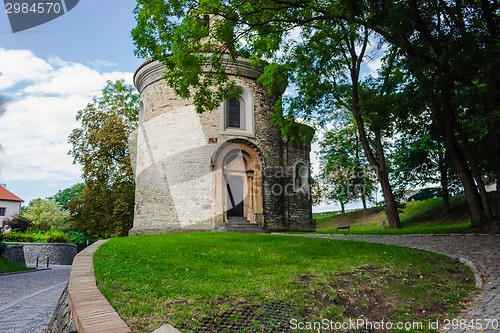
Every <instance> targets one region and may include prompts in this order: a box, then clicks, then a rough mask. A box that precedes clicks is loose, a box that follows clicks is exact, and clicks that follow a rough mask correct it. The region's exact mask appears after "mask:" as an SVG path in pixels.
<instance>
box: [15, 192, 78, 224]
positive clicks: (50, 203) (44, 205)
mask: <svg viewBox="0 0 500 333" xmlns="http://www.w3.org/2000/svg"><path fill="white" fill-rule="evenodd" d="M21 215H22V216H23V217H25V218H28V219H29V220H31V221H33V225H34V226H35V227H36V228H37V229H39V230H44V231H49V230H50V229H52V228H55V229H60V230H61V229H65V227H66V224H67V222H68V220H69V218H70V216H69V213H68V212H67V211H65V210H63V209H62V205H59V204H58V203H56V202H55V200H53V199H35V200H33V201H31V202H30V203H29V205H28V207H26V209H25V210H23V212H22V213H21Z"/></svg>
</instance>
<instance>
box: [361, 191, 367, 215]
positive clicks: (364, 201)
mask: <svg viewBox="0 0 500 333" xmlns="http://www.w3.org/2000/svg"><path fill="white" fill-rule="evenodd" d="M361 202H362V203H363V212H364V213H365V215H368V208H367V207H366V197H365V194H364V193H363V194H362V195H361Z"/></svg>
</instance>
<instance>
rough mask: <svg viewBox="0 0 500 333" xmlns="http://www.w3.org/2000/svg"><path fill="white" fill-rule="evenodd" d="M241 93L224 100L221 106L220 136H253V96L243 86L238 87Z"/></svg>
mask: <svg viewBox="0 0 500 333" xmlns="http://www.w3.org/2000/svg"><path fill="white" fill-rule="evenodd" d="M239 87H240V88H241V90H242V93H241V94H240V95H239V96H236V95H233V96H231V97H230V98H229V99H226V100H225V101H224V102H223V103H222V105H221V113H220V115H221V116H220V120H221V123H220V126H221V134H227V135H238V136H250V137H253V136H254V135H255V125H254V101H253V96H252V94H251V92H250V89H248V88H247V87H245V86H239Z"/></svg>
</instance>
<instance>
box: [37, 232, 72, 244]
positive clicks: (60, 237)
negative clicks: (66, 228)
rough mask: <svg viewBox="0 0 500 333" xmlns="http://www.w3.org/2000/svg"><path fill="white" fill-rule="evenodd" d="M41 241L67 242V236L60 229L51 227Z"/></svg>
mask: <svg viewBox="0 0 500 333" xmlns="http://www.w3.org/2000/svg"><path fill="white" fill-rule="evenodd" d="M43 243H69V237H68V235H66V234H65V233H64V232H62V231H59V230H55V229H51V230H49V231H47V232H46V233H45V236H44V240H43Z"/></svg>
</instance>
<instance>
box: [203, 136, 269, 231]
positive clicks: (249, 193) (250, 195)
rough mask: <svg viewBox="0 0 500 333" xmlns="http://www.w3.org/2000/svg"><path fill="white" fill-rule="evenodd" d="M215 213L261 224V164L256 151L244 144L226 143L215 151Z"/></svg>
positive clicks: (224, 220)
mask: <svg viewBox="0 0 500 333" xmlns="http://www.w3.org/2000/svg"><path fill="white" fill-rule="evenodd" d="M213 166H214V173H215V177H214V181H215V184H214V189H215V193H214V194H215V204H216V211H217V213H219V214H220V215H221V216H222V217H223V222H226V221H227V219H228V217H229V218H231V217H244V218H246V219H247V220H248V221H250V223H257V224H259V225H263V223H264V216H263V200H262V163H261V158H260V156H259V154H258V152H257V150H256V149H255V148H253V147H251V146H250V144H249V143H245V142H241V141H239V142H227V143H225V144H223V145H222V146H221V147H220V149H219V150H218V151H217V152H216V155H215V163H214V165H213Z"/></svg>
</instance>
